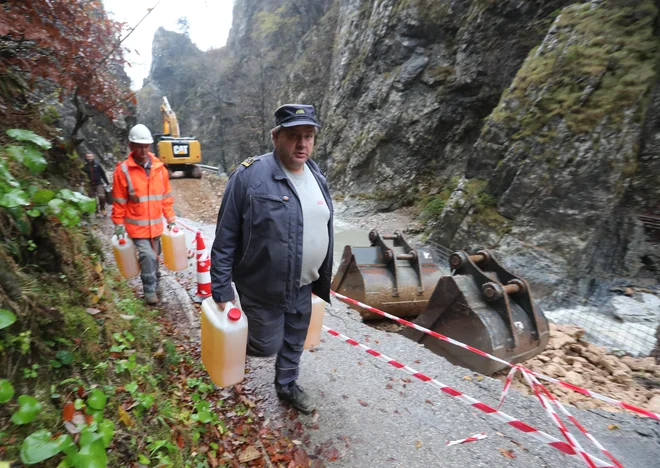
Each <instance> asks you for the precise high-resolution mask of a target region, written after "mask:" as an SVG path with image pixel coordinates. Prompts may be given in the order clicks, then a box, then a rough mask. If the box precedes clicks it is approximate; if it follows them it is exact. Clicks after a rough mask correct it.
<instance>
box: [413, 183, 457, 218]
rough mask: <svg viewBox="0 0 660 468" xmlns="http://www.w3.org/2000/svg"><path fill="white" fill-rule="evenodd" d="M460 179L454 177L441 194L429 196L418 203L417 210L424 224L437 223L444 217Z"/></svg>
mask: <svg viewBox="0 0 660 468" xmlns="http://www.w3.org/2000/svg"><path fill="white" fill-rule="evenodd" d="M458 181H459V179H458V177H452V178H451V180H450V181H449V183H448V184H446V185H444V186H443V187H442V189H441V190H440V192H439V193H437V194H435V195H428V196H426V197H424V198H422V199H421V200H419V201H418V202H417V208H418V210H419V213H420V215H419V216H420V218H421V220H422V222H424V223H428V222H429V221H436V220H438V219H439V218H440V216H441V215H442V212H443V211H444V209H445V205H446V203H447V200H449V197H450V196H451V194H452V193H453V192H454V190H456V187H457V186H458Z"/></svg>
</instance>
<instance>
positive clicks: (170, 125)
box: [160, 96, 181, 138]
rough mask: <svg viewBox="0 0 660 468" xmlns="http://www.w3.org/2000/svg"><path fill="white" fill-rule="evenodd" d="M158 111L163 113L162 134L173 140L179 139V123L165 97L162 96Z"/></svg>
mask: <svg viewBox="0 0 660 468" xmlns="http://www.w3.org/2000/svg"><path fill="white" fill-rule="evenodd" d="M160 110H161V112H162V113H163V134H164V135H169V136H171V137H174V138H178V137H180V136H181V135H180V134H179V122H178V120H177V119H176V114H175V113H174V111H173V110H172V108H171V107H170V103H169V101H168V100H167V97H166V96H163V103H162V104H161V105H160Z"/></svg>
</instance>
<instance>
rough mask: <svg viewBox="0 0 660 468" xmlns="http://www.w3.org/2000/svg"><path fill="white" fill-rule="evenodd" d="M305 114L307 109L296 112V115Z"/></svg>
mask: <svg viewBox="0 0 660 468" xmlns="http://www.w3.org/2000/svg"><path fill="white" fill-rule="evenodd" d="M304 113H305V109H298V110H297V111H296V114H304Z"/></svg>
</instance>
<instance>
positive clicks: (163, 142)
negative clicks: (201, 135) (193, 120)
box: [154, 96, 202, 179]
mask: <svg viewBox="0 0 660 468" xmlns="http://www.w3.org/2000/svg"><path fill="white" fill-rule="evenodd" d="M160 110H161V112H162V114H163V133H156V134H154V140H155V141H154V143H155V146H156V156H158V158H159V159H160V160H161V161H162V162H163V164H165V166H167V171H168V172H169V173H170V175H172V172H174V171H183V172H184V174H185V175H186V176H187V177H194V178H196V179H199V178H200V177H202V170H201V168H200V167H199V166H197V164H200V163H201V162H202V149H201V146H200V144H199V141H197V140H196V139H195V138H194V137H182V136H180V135H179V122H178V120H177V118H176V114H175V113H174V111H173V110H172V108H171V107H170V103H169V101H168V100H167V97H165V96H163V103H162V104H161V106H160Z"/></svg>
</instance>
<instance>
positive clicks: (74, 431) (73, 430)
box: [64, 421, 82, 435]
mask: <svg viewBox="0 0 660 468" xmlns="http://www.w3.org/2000/svg"><path fill="white" fill-rule="evenodd" d="M64 427H65V428H66V430H67V431H68V432H69V434H71V435H76V434H78V433H79V432H80V431H82V427H78V426H76V425H75V424H73V423H71V422H69V421H67V422H65V423H64Z"/></svg>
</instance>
